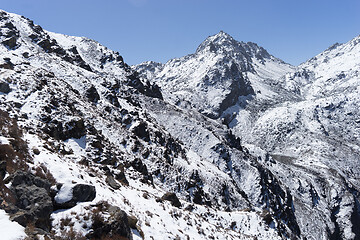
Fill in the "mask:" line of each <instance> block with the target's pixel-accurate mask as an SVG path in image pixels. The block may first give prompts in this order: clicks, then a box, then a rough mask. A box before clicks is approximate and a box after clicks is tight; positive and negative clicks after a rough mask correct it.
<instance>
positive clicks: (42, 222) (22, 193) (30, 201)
mask: <svg viewBox="0 0 360 240" xmlns="http://www.w3.org/2000/svg"><path fill="white" fill-rule="evenodd" d="M11 183H12V185H11V191H13V192H14V196H15V199H16V203H15V206H16V207H15V208H13V209H11V210H10V211H11V214H12V219H13V220H14V221H17V222H18V223H19V224H21V225H22V226H24V227H25V226H27V225H28V224H29V223H33V224H34V226H35V227H38V228H41V229H43V230H45V231H49V230H50V228H51V221H50V214H51V213H52V211H53V204H52V200H51V197H50V183H49V182H48V181H46V180H44V179H41V178H39V177H35V176H34V175H32V174H31V173H27V172H22V171H17V172H16V173H15V174H14V175H13V176H12V182H11Z"/></svg>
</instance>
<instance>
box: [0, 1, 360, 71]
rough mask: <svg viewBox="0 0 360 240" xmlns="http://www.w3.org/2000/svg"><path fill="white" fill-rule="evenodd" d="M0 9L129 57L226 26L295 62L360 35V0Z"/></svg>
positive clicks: (51, 4)
mask: <svg viewBox="0 0 360 240" xmlns="http://www.w3.org/2000/svg"><path fill="white" fill-rule="evenodd" d="M0 8H1V9H3V10H5V11H8V12H13V13H17V14H21V15H24V16H26V17H28V18H30V19H32V20H34V22H35V23H36V24H39V25H41V26H42V27H43V28H45V29H47V30H49V31H53V32H58V33H64V34H68V35H75V36H86V37H89V38H92V39H95V40H97V41H99V42H100V43H101V44H103V45H105V46H107V47H108V48H110V49H112V50H115V51H119V52H120V54H121V55H122V56H123V57H124V59H125V61H126V62H127V63H128V64H137V63H140V62H143V61H147V60H154V61H158V62H166V61H167V60H169V59H171V58H174V57H181V56H184V55H186V54H189V53H193V52H194V51H195V49H196V47H197V46H198V45H199V44H200V43H201V42H202V41H203V40H204V39H205V38H206V37H208V36H209V35H213V34H216V33H218V32H219V31H220V30H223V31H225V32H227V33H229V34H230V35H232V36H233V37H234V38H235V39H236V40H239V41H244V42H247V41H252V42H255V43H258V44H259V45H261V46H262V47H264V48H265V49H267V50H268V51H269V52H270V53H271V54H273V55H274V56H276V57H278V58H281V59H282V60H284V61H286V62H289V63H291V64H294V65H297V64H299V63H301V62H303V61H306V60H307V59H309V58H311V57H313V56H315V55H316V54H318V53H320V52H321V51H323V50H325V49H326V48H327V47H329V46H330V45H332V44H333V43H335V42H340V43H341V42H347V41H349V40H351V39H352V38H354V37H356V36H358V35H359V34H360V0H342V1H340V0H337V1H335V0H302V1H295V0H252V1H250V0H249V1H243V0H102V1H95V0H87V1H85V0H72V1H69V0H61V1H53V0H0Z"/></svg>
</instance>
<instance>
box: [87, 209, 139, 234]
mask: <svg viewBox="0 0 360 240" xmlns="http://www.w3.org/2000/svg"><path fill="white" fill-rule="evenodd" d="M110 209H111V211H109V212H110V217H109V218H108V219H106V220H105V219H104V218H102V217H101V216H99V215H94V216H93V224H92V229H93V231H92V232H91V233H90V234H88V235H87V236H86V237H87V238H89V239H124V240H126V239H128V240H132V239H133V238H132V232H131V229H130V225H129V221H128V215H127V214H126V213H125V212H124V211H122V210H121V209H120V208H118V207H114V206H110V207H109V210H110Z"/></svg>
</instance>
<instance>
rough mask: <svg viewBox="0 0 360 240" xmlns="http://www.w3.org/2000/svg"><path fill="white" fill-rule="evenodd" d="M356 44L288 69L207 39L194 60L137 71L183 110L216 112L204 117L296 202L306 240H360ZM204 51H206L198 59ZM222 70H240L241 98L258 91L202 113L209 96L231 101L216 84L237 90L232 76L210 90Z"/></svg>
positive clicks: (218, 38) (233, 44)
mask: <svg viewBox="0 0 360 240" xmlns="http://www.w3.org/2000/svg"><path fill="white" fill-rule="evenodd" d="M358 43H359V37H357V38H354V39H353V40H351V41H350V42H348V43H346V44H335V45H334V46H332V47H330V48H329V49H328V50H326V51H324V52H323V53H321V54H319V55H318V56H316V57H314V58H312V59H310V60H309V61H307V62H305V63H303V64H301V65H300V66H298V67H291V66H289V65H287V64H285V63H283V62H281V61H280V60H278V59H276V58H274V57H272V56H271V55H269V54H268V53H266V51H265V50H263V49H262V48H261V47H258V46H256V45H255V44H252V43H247V44H245V43H242V42H237V41H235V40H234V39H233V38H231V37H230V36H229V35H227V34H225V33H223V32H220V33H219V34H217V35H214V36H211V37H209V38H208V39H206V40H205V41H204V43H202V44H201V45H200V46H199V48H198V50H197V52H196V53H195V54H191V55H188V56H185V57H183V58H180V59H174V60H170V61H169V62H167V63H166V64H164V65H161V64H155V63H152V62H150V63H147V62H146V63H143V64H140V65H137V66H135V67H134V69H136V70H137V71H139V72H140V73H141V74H142V76H144V77H146V78H148V79H151V81H152V82H155V83H156V84H158V85H160V86H162V91H163V93H164V96H165V99H167V100H168V101H170V102H173V103H174V104H177V105H178V106H179V107H180V108H183V109H185V108H193V109H196V111H198V112H201V113H205V114H206V113H208V112H216V113H217V114H210V115H209V114H207V115H208V116H209V117H211V118H214V119H217V120H219V121H221V122H222V123H223V124H225V125H227V126H228V127H229V129H230V130H231V131H232V132H233V134H234V135H235V136H237V137H240V138H241V140H242V144H243V145H245V147H246V148H247V149H249V150H250V152H251V154H252V155H254V156H258V158H259V159H261V160H262V161H264V162H269V164H268V165H267V166H266V168H267V169H268V170H269V171H271V172H272V173H273V174H274V175H275V177H276V179H278V180H279V181H280V182H281V183H283V184H285V185H286V188H287V190H288V191H289V193H290V194H291V195H292V196H293V197H294V203H293V207H294V213H295V216H296V219H297V220H296V221H297V223H298V224H299V229H300V232H301V236H304V237H306V238H307V239H358V238H359V237H360V236H359V233H358V232H357V228H356V226H358V225H359V209H360V208H359V190H360V189H359V187H358V186H360V182H359V178H358V176H359V170H360V169H359V167H358V166H359V159H360V156H359V137H358V136H359V133H360V131H359V118H360V117H359V111H358V109H359V97H358V96H359V82H360V81H359V73H358V72H359V70H360V61H359V59H360V56H359V52H360V51H359V50H360V49H359V46H360V45H359V44H358ZM206 46H207V47H206ZM251 46H252V47H253V48H251ZM241 47H242V48H241ZM246 47H247V48H246ZM204 49H207V50H208V51H207V52H205V53H203V54H201V53H199V52H201V51H204ZM244 49H247V50H246V51H244ZM249 49H250V50H249ZM254 53H255V54H254ZM256 53H262V54H261V55H260V54H258V55H256ZM239 56H245V57H243V58H239ZM214 58H219V59H221V60H220V61H213V59H214ZM224 62H227V63H231V64H233V65H235V66H236V67H237V69H239V72H241V74H242V79H243V82H242V83H241V84H240V85H241V86H242V88H243V89H245V88H246V89H254V91H249V92H244V93H243V94H240V95H236V96H235V95H233V96H234V97H235V98H234V99H232V101H231V102H230V103H229V104H228V105H226V108H223V109H221V110H220V111H218V110H219V108H216V107H208V109H207V110H206V111H204V106H202V105H201V104H197V103H198V101H197V100H196V98H203V97H204V96H208V95H206V94H207V93H208V89H209V88H215V90H211V91H212V92H219V93H224V94H225V96H224V95H221V94H217V95H216V94H215V96H216V97H218V100H219V102H221V101H226V100H227V96H229V95H230V94H229V95H227V96H226V91H227V90H228V91H229V90H233V88H226V87H224V85H221V84H218V83H219V82H216V80H217V79H221V80H220V83H223V82H227V83H228V86H229V85H231V83H232V82H233V81H236V80H237V78H236V77H234V76H235V75H231V74H230V75H226V74H222V75H217V77H218V78H216V77H214V80H213V81H212V82H216V84H215V85H214V84H213V83H212V82H211V81H205V79H207V78H206V77H203V76H213V75H212V74H213V73H214V69H215V70H218V69H220V70H222V69H224V70H223V72H224V73H225V72H226V69H229V68H228V67H224V64H223V63H224ZM194 66H195V67H194ZM227 66H229V65H227ZM244 66H246V67H244ZM234 68H235V67H234ZM240 69H241V70H240ZM194 73H196V74H199V75H195V74H194ZM200 73H201V74H200ZM284 73H285V74H284ZM174 76H175V77H174ZM219 76H220V77H219ZM209 79H211V78H209ZM191 84H196V87H195V89H196V91H193V89H194V87H191V88H189V90H187V89H185V88H184V87H183V86H187V85H191ZM169 89H170V90H169ZM173 95H175V96H176V97H175V99H176V100H175V101H174V100H173V99H174V97H173ZM210 99H211V98H210V97H209V101H210ZM199 102H200V103H201V102H202V101H201V100H200V101H199ZM205 102H206V101H205ZM188 103H191V104H188ZM199 106H200V107H199ZM209 109H210V110H209ZM181 131H183V130H182V129H181ZM182 134H183V135H185V134H184V133H182ZM261 160H260V161H261Z"/></svg>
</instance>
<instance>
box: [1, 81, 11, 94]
mask: <svg viewBox="0 0 360 240" xmlns="http://www.w3.org/2000/svg"><path fill="white" fill-rule="evenodd" d="M0 92H2V93H9V92H11V88H10V86H9V84H8V83H6V82H0Z"/></svg>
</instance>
